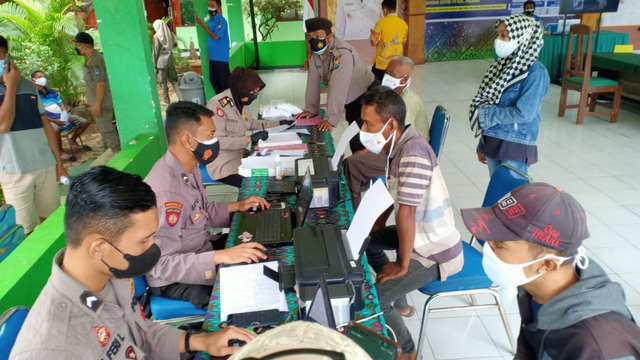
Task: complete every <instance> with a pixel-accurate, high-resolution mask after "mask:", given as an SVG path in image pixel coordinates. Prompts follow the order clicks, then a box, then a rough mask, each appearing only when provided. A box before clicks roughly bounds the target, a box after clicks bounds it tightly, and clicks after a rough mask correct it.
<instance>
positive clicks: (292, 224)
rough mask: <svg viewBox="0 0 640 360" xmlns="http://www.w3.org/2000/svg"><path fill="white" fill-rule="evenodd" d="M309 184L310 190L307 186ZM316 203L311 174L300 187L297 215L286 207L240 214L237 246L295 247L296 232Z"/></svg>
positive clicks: (275, 206)
mask: <svg viewBox="0 0 640 360" xmlns="http://www.w3.org/2000/svg"><path fill="white" fill-rule="evenodd" d="M305 184H306V186H305ZM312 200H313V184H312V181H311V174H310V173H309V172H308V171H307V174H306V175H305V179H304V180H303V184H302V186H301V187H300V191H299V192H298V196H297V198H296V203H295V206H294V209H293V211H291V210H290V209H289V207H288V206H287V205H286V203H279V205H280V206H278V204H272V205H271V207H270V208H269V209H265V210H261V211H259V212H257V213H255V214H245V213H241V214H240V225H239V226H238V234H239V237H238V239H235V242H236V245H237V244H241V243H243V242H245V241H256V242H259V243H261V244H262V245H265V246H271V247H275V246H286V245H291V244H292V243H293V229H294V228H296V227H301V226H303V225H304V220H305V218H306V217H307V213H308V212H309V207H310V206H311V201H312Z"/></svg>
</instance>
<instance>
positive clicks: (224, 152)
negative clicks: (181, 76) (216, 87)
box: [207, 66, 293, 188]
mask: <svg viewBox="0 0 640 360" xmlns="http://www.w3.org/2000/svg"><path fill="white" fill-rule="evenodd" d="M229 83H230V84H231V88H229V89H227V90H225V91H223V92H221V93H220V94H218V95H216V96H214V97H213V98H211V100H209V102H208V103H207V107H208V108H209V109H211V110H213V112H214V115H213V120H214V122H215V125H216V136H217V137H218V140H219V141H220V154H219V155H218V157H217V158H216V160H215V161H214V162H212V163H211V164H209V165H207V171H208V172H209V175H210V176H211V178H212V179H214V180H219V181H221V182H223V183H225V184H228V185H231V186H235V187H238V188H239V187H240V186H242V176H241V175H238V167H239V166H240V164H241V160H242V157H243V156H244V155H245V150H246V148H247V145H249V144H252V145H255V144H257V143H258V140H267V138H269V133H268V132H267V131H265V130H264V129H265V128H270V127H274V126H278V125H279V124H284V123H292V122H293V121H291V122H289V121H287V120H283V121H280V122H278V121H264V120H255V119H254V118H253V116H252V115H251V110H250V109H249V105H251V103H252V102H253V101H254V100H255V99H257V98H258V93H259V92H260V90H262V89H264V87H265V84H264V82H263V81H262V79H261V78H260V75H258V73H256V72H255V71H253V70H251V69H246V68H244V67H242V66H238V67H237V68H235V69H233V71H232V72H231V77H230V81H229ZM251 130H260V131H258V132H256V133H254V134H253V135H247V131H251Z"/></svg>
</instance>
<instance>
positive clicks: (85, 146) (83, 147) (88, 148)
mask: <svg viewBox="0 0 640 360" xmlns="http://www.w3.org/2000/svg"><path fill="white" fill-rule="evenodd" d="M73 150H74V151H79V150H84V151H91V150H93V149H92V148H91V146H89V145H82V146H79V147H74V148H73Z"/></svg>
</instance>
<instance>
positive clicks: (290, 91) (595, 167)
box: [255, 60, 640, 360]
mask: <svg viewBox="0 0 640 360" xmlns="http://www.w3.org/2000/svg"><path fill="white" fill-rule="evenodd" d="M489 64H490V62H488V61H484V60H472V61H457V62H442V63H428V64H426V65H421V66H417V67H416V68H415V70H414V73H413V80H412V85H411V88H412V89H413V90H414V91H415V92H417V93H418V94H419V95H421V97H422V99H423V100H424V105H425V107H426V110H427V113H428V114H431V113H432V112H433V110H434V108H435V107H436V106H437V105H443V106H444V107H446V108H447V109H448V110H449V112H450V113H451V119H452V123H451V127H450V130H449V134H448V137H447V140H446V145H445V149H444V154H443V155H442V156H441V158H440V164H441V167H442V171H443V173H444V176H445V180H446V181H447V186H448V189H449V193H450V195H451V199H452V202H453V205H454V207H455V209H456V212H457V211H458V210H459V209H460V208H464V207H472V206H479V205H480V204H481V203H482V199H483V196H484V192H485V189H486V187H487V184H488V182H489V174H488V171H487V169H486V166H485V165H482V164H481V163H479V162H478V160H477V158H476V154H475V147H476V144H477V141H476V139H474V137H473V134H472V132H471V130H470V129H469V121H468V117H467V113H468V108H469V103H470V100H471V98H472V97H473V96H474V95H475V92H476V90H477V88H478V85H479V84H480V81H481V79H482V76H483V75H484V72H485V71H486V69H487V68H488V66H489ZM261 76H262V77H263V79H264V80H265V83H266V84H267V87H266V88H265V89H264V90H263V91H262V92H261V94H260V98H259V101H263V102H265V103H266V102H268V101H270V100H272V99H273V100H285V101H288V102H292V103H294V104H298V105H299V106H303V105H304V92H305V81H306V74H305V73H303V72H300V71H298V70H281V71H276V72H261ZM559 94H560V87H559V86H557V85H553V84H552V85H550V88H549V93H548V94H547V96H546V98H545V102H544V104H543V106H542V118H543V120H542V125H541V128H540V136H539V138H538V148H539V154H540V161H539V163H538V164H535V165H533V166H532V168H531V170H530V174H531V175H532V176H533V178H534V180H536V181H545V182H548V183H550V184H552V185H555V186H559V187H561V188H563V189H564V190H565V191H567V192H569V193H570V194H572V195H574V196H575V197H576V198H577V199H578V200H579V201H580V202H581V203H582V205H583V206H584V207H585V209H586V210H587V213H588V224H589V227H590V231H591V238H590V239H588V240H586V242H585V246H586V247H587V249H588V254H589V255H590V256H591V258H592V259H593V260H595V261H597V262H599V263H600V264H601V265H603V267H604V269H605V270H606V271H607V272H608V273H609V274H610V276H611V277H612V279H613V280H615V281H618V282H620V283H621V284H622V285H623V287H624V288H625V291H626V293H627V304H628V305H629V308H630V309H631V311H632V312H633V314H634V315H635V317H636V318H640V166H639V165H640V107H639V106H638V105H635V107H633V106H624V107H623V109H622V110H621V111H620V114H619V116H618V123H617V124H609V123H608V118H604V117H602V118H599V117H588V118H587V119H586V120H585V124H584V125H582V126H577V125H575V118H576V110H568V111H567V114H566V116H565V117H564V118H558V117H557V111H558V101H559ZM570 101H577V96H576V94H575V93H574V94H571V96H570ZM255 106H256V107H257V106H259V104H256V105H255ZM256 110H257V109H256ZM338 130H339V129H338ZM336 133H338V132H336ZM456 220H457V225H458V228H459V230H460V231H461V232H462V234H463V238H465V239H468V238H469V232H468V231H466V229H464V227H463V225H462V222H461V220H460V216H459V215H457V216H456ZM509 295H510V294H504V296H503V300H504V301H505V302H506V306H507V312H508V314H509V320H510V322H511V326H512V330H513V331H517V329H518V323H519V315H518V311H517V306H516V305H515V302H514V299H515V297H514V295H513V294H511V296H509ZM425 299H426V297H425V296H424V295H422V294H420V293H418V292H414V293H412V294H410V301H411V302H412V303H413V304H414V305H416V307H418V308H419V310H418V311H417V315H415V316H414V317H412V318H410V319H407V320H406V321H405V322H406V324H407V326H408V327H409V329H410V330H411V333H412V334H413V338H414V340H416V342H417V337H418V333H419V330H420V319H421V317H422V310H421V308H422V306H423V304H424V301H425ZM479 300H481V301H482V300H483V298H480V299H479ZM484 300H488V299H484ZM441 301H442V302H441V303H436V304H439V305H442V306H446V305H448V304H452V303H460V302H461V301H465V300H464V299H457V300H455V299H454V300H448V301H447V300H441ZM427 339H428V341H427V346H426V348H425V350H424V353H423V355H424V358H425V359H437V360H441V359H484V360H494V359H510V358H511V357H510V356H509V355H510V350H509V345H508V340H507V336H506V334H505V332H504V328H503V326H502V322H501V320H500V317H499V316H498V314H497V311H495V310H478V311H460V312H448V313H436V314H432V315H430V316H429V321H428V326H427Z"/></svg>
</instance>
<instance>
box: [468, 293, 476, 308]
mask: <svg viewBox="0 0 640 360" xmlns="http://www.w3.org/2000/svg"><path fill="white" fill-rule="evenodd" d="M469 300H470V301H471V305H474V306H475V305H478V300H477V299H476V296H475V295H473V294H471V295H469Z"/></svg>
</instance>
